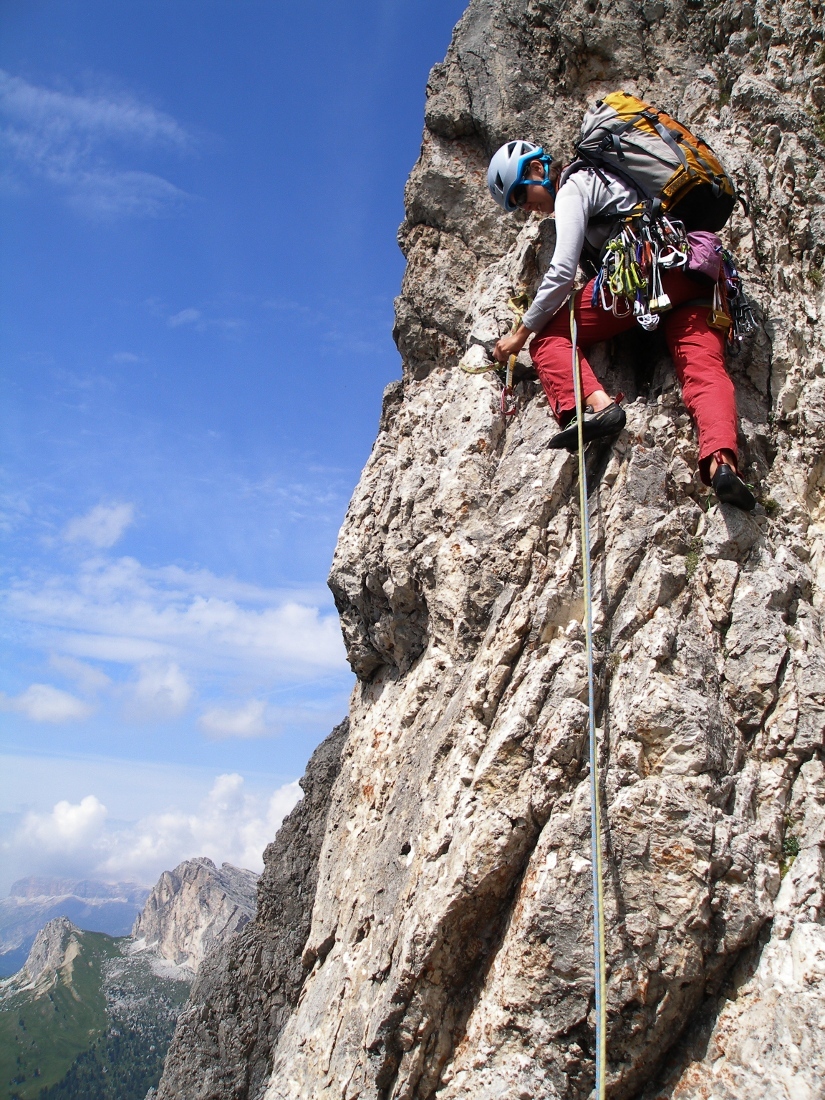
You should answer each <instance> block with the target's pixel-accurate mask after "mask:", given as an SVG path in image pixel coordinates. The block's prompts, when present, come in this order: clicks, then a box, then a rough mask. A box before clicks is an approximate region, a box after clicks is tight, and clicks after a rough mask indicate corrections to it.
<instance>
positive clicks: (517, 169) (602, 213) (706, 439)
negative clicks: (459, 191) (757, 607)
mask: <svg viewBox="0 0 825 1100" xmlns="http://www.w3.org/2000/svg"><path fill="white" fill-rule="evenodd" d="M561 176H562V166H561V165H560V164H559V163H558V162H556V161H554V160H553V158H552V157H551V156H550V155H549V154H548V153H545V152H544V150H543V149H542V148H541V147H540V146H538V145H536V144H534V143H533V142H529V141H510V142H508V143H507V144H506V145H503V146H502V147H501V148H500V149H499V150H498V152H497V153H496V154H495V156H494V157H493V159H492V160H491V162H490V167H489V170H488V173H487V184H488V187H489V189H490V193H491V194H492V196H493V198H494V199H495V201H496V202H497V203H498V204H499V206H501V207H502V208H503V209H504V210H506V211H508V212H513V211H515V210H524V211H527V212H529V213H537V214H542V215H553V214H554V215H555V220H556V246H555V250H554V252H553V257H552V260H551V262H550V266H549V267H548V269H547V271H546V273H545V275H544V278H543V279H542V281H541V284H540V286H539V289H538V292H537V294H536V297H535V299H534V301H533V304H532V305H531V306H530V308H529V310H528V311H527V312H526V313H525V315H524V318H523V320H522V323H521V324H520V326H519V327H518V329H517V330H516V331H515V332H514V333H512V334H510V335H507V336H503V337H502V338H501V339H500V340H499V341H498V343H497V344H496V346H495V350H494V353H493V354H494V357H495V358H496V360H498V361H499V362H502V363H503V362H506V361H507V359H508V357H509V356H511V355H517V354H518V353H519V352H520V351H521V350H522V348H523V347H524V346H525V344H526V343H527V341H528V340H529V339H530V337H531V336H532V337H534V339H533V340H532V342H531V344H530V355H531V358H532V360H533V363H534V365H535V367H536V370H537V372H538V375H539V378H540V379H541V383H542V386H543V387H544V392H545V393H546V395H547V400H548V402H549V404H550V408H551V409H552V411H553V413H554V414H555V416H556V419H557V420H558V421H559V423H560V425H561V428H562V430H561V431H560V432H559V433H558V435H556V436H555V437H554V438H553V439H552V440H551V442H550V446H551V447H556V448H567V449H568V450H571V451H574V450H576V448H577V446H578V427H577V424H576V419H575V417H576V413H575V398H574V390H573V378H572V371H571V360H572V344H571V335H570V321H569V317H568V310H566V309H562V308H561V307H562V305H564V303H565V302H567V301H568V299H569V297H570V294H571V291H572V290H573V284H574V281H575V276H576V269H577V267H578V264H579V261H580V258H581V256H582V252H583V250H585V249H587V250H588V252H592V253H594V254H598V253H599V251H600V250H601V249H602V248H603V246H604V245H605V244H606V242H607V239H608V237H609V235H610V231H611V227H610V223H611V221H612V222H613V225H614V226H615V222H616V219H617V218H620V217H621V216H622V215H627V214H629V213H630V212H631V211H633V209H634V208H637V207H638V205H639V202H640V195H639V194H638V193H637V192H636V191H635V190H634V189H633V188H632V187H631V186H630V185H629V184H628V183H625V182H624V181H623V180H621V179H620V178H619V177H618V176H616V175H614V174H612V173H611V172H610V171H609V170H602V169H599V170H596V169H594V168H592V167H584V168H582V169H580V170H578V171H575V172H573V173H572V174H570V175H568V176H567V177H566V178H564V179H562V181H561V184H560V185H559V179H560V177H561ZM662 285H663V292H664V294H666V295H667V297H668V298H669V300H670V304H671V306H672V309H670V311H669V312H667V313H665V314H663V315H662V318H661V319H662V322H663V327H664V332H665V337H666V339H667V343H668V347H669V349H670V354H671V356H672V358H673V362H674V364H675V366H676V372H677V374H678V377H679V381H680V383H681V386H682V397H683V400H684V402H685V405H686V406H687V409H688V412H689V413H690V415H691V417H692V418H693V421H694V423H695V425H696V427H697V430H698V433H699V474H700V477H701V479H702V481H703V482H704V484H706V485H712V486H713V489H714V491H715V493H716V496H717V498H718V499H719V500H721V501H723V502H725V503H726V504H733V505H735V506H736V507H738V508H742V509H745V510H747V511H750V510H751V509H752V508H754V507H755V505H756V500H755V498H754V496H753V494H752V493H751V492H750V490H749V489H748V487H747V485H745V483H744V481H743V480H742V479H741V477H740V476H739V472H738V467H737V443H736V437H737V423H738V420H737V414H736V400H735V395H734V390H733V382H732V381H731V379H730V376H729V375H728V372H727V370H726V368H725V336H724V333H723V332H721V331H719V330H718V329H716V328H711V327H710V325H709V324H708V304H707V303H706V302H697V301H696V299H697V295H699V294H701V293H702V289H701V287H698V286H697V282H696V276H695V275H687V274H685V272H684V271H683V270H681V269H680V268H671V269H669V270H667V271H663V272H662ZM705 285H706V286H711V284H710V282H709V280H705ZM593 287H594V280H592V279H591V280H590V282H589V283H588V284H587V286H586V287H584V289H583V290H579V291H578V292H577V293H576V294H575V299H574V303H575V306H574V308H575V318H576V322H577V324H578V344H579V346H580V347H582V348H584V349H585V350H586V349H587V348H588V347H589V346H590V345H591V344H594V343H596V342H597V341H601V340H609V339H610V338H611V337H613V336H616V335H618V334H619V333H621V332H625V331H627V330H628V329H631V328H632V327H633V325H634V324H635V318H634V315H633V311H632V309H629V310H628V312H627V313H626V314H625V315H619V316H617V315H616V314H615V313H613V312H610V311H606V310H605V309H603V308H601V306H600V305H598V304H596V305H594V304H592V300H593ZM580 362H581V375H582V387H583V394H584V399H585V402H586V407H585V411H584V422H583V425H582V434H583V438H584V440H585V441H589V440H591V439H598V438H602V437H609V436H613V435H616V434H617V433H618V432H620V431H621V430H622V428H623V427H624V425H625V420H626V416H625V412H624V410H623V409H622V408H621V406H620V405H619V404H618V403H617V402H616V401H614V400H613V399H612V398H611V397H610V396H609V395H608V394H607V393H606V392H605V390H604V389H603V387H602V385H601V384H600V382H599V381H598V379H597V378H596V376H595V374H594V373H593V370H592V369H591V367H590V364H589V363H588V362H587V359H586V357H585V356H584V355H582V356H581V357H580Z"/></svg>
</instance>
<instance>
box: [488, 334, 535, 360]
mask: <svg viewBox="0 0 825 1100" xmlns="http://www.w3.org/2000/svg"><path fill="white" fill-rule="evenodd" d="M531 335H532V334H531V332H530V330H529V328H525V327H524V325H519V327H518V330H517V331H516V332H513V333H511V334H510V335H509V336H502V338H501V339H500V340H499V342H498V343H497V344H496V346H495V348H494V350H493V358H494V359H495V360H497V362H499V363H506V362H507V360H508V359H509V358H510V356H511V355H518V353H519V352H520V351H521V349H522V348H523V347H524V345H525V344H526V343H527V340H528V339H529V337H530V336H531Z"/></svg>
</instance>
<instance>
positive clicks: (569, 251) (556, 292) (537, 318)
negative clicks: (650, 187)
mask: <svg viewBox="0 0 825 1100" xmlns="http://www.w3.org/2000/svg"><path fill="white" fill-rule="evenodd" d="M603 174H604V178H605V179H606V180H607V181H608V182H607V184H605V183H604V182H603V181H602V180H601V179H600V178H599V176H598V175H597V174H596V172H594V171H593V169H592V168H587V169H581V170H579V171H577V172H574V173H573V174H572V175H571V176H570V177H569V178H568V179H566V180H565V181H564V183H563V184H562V186H561V187H560V188H559V191H558V194H557V195H556V247H555V249H554V250H553V259H552V260H551V261H550V266H549V267H548V268H547V271H546V272H545V274H544V278H543V279H542V281H541V285H540V286H539V289H538V292H537V293H536V297H535V298H534V300H533V304H532V305H531V306H530V308H529V309H528V310H527V312H526V313H525V315H524V322H523V323H524V326H525V327H526V328H529V329H530V331H531V332H541V330H542V329H543V328H544V326H545V325H546V324H547V323H548V321H549V320H550V318H551V317H552V316H553V314H554V313H555V312H556V311H557V310H558V309H559V307H560V306H561V305H562V304H563V303H564V302H566V301H567V298H568V296H569V294H570V291H571V290H572V289H573V283H574V281H575V278H576V268H577V267H578V265H579V257H580V256H581V254H582V248H583V247H584V243H585V241H587V243H588V244H590V245H592V246H593V247H594V248H596V249H600V248H601V247H602V245H603V244H604V243H605V241H606V240H607V237H608V234H609V233H610V228H611V227H610V226H609V225H607V224H597V225H591V226H588V222H589V221H590V219H591V218H595V217H598V216H599V215H605V214H614V213H615V214H616V216H617V217H618V216H620V215H622V214H629V213H630V211H631V210H632V209H633V207H634V206H636V204H637V203H638V202H639V195H638V194H637V193H636V192H635V191H634V190H633V189H632V188H630V187H628V186H627V185H626V184H625V183H623V182H622V180H620V179H618V177H616V176H613V175H611V174H610V173H609V172H605V173H603Z"/></svg>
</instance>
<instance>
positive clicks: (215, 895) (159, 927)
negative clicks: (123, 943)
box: [132, 856, 258, 973]
mask: <svg viewBox="0 0 825 1100" xmlns="http://www.w3.org/2000/svg"><path fill="white" fill-rule="evenodd" d="M257 882H258V876H257V875H256V874H255V872H254V871H247V870H245V869H244V868H241V867H233V866H232V865H231V864H230V863H224V864H222V865H221V867H220V868H218V867H216V866H215V864H214V863H213V862H212V860H211V859H207V858H206V857H205V856H203V857H200V858H198V859H188V860H184V862H183V863H180V864H178V866H177V867H176V868H175V869H174V871H164V872H163V874H162V875H161V876H160V878H159V879H158V881H157V883H156V884H155V886H154V888H153V889H152V891H151V893H150V894H149V897H148V898H147V899H146V903H145V904H144V906H143V910H142V912H141V913H140V915H139V916H138V918H137V920H136V921H135V923H134V927H133V928H132V938H133V939H134V940H135V947H136V949H142V948H149V949H152V950H153V951H155V952H156V953H157V954H158V955H159V956H160V958H162V959H166V960H167V961H168V962H171V963H174V964H175V965H176V966H185V967H188V969H189V970H191V971H192V972H193V973H194V971H196V970H197V969H198V966H199V965H200V963H201V961H202V960H203V958H204V956H205V955H206V953H207V952H208V951H209V949H210V947H212V946H213V944H216V943H223V942H224V941H225V940H227V939H228V938H229V937H230V936H233V935H234V934H235V933H236V932H239V931H240V930H241V929H242V928H243V927H244V925H245V924H247V923H248V921H249V920H250V919H251V917H252V916H253V915H254V913H255V890H256V885H257Z"/></svg>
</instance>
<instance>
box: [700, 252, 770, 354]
mask: <svg viewBox="0 0 825 1100" xmlns="http://www.w3.org/2000/svg"><path fill="white" fill-rule="evenodd" d="M718 252H719V254H720V256H721V257H722V272H721V274H720V276H719V281H718V282H717V284H716V286H715V287H714V290H713V308H712V309H711V311H710V315H709V316H708V324H709V325H710V326H711V327H712V328H719V329H723V330H725V331H727V334H728V344H729V345H730V350H731V352H732V353H733V354H734V355H736V354H737V353H738V352H739V350H740V348H741V346H742V341H743V339H744V338H745V337H746V336H747V335H748V334H749V333H751V332H754V331H755V330H756V328H757V327H758V324H759V322H758V321H757V317H756V307H755V305H754V303H753V302H752V301H751V299H750V298H749V297H748V296H747V294H745V289H744V287H743V285H742V278H741V276H740V275H739V272H738V271H737V270H736V262H735V260H734V258H733V255H732V254H731V253H730V252H728V250H727V249H726V248H721V249H718Z"/></svg>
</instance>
